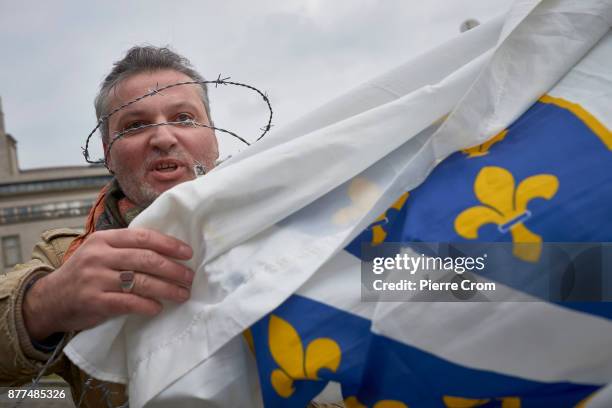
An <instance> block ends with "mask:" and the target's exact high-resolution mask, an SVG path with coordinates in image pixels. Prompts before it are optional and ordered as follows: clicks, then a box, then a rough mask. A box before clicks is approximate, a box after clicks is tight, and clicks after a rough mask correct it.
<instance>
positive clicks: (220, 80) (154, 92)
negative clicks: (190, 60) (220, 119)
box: [82, 75, 274, 168]
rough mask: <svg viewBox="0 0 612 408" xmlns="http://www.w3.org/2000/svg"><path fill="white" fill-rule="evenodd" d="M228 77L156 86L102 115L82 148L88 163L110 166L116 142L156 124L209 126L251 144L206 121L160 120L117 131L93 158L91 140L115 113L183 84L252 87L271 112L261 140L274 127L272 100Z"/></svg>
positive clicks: (262, 93) (260, 136) (257, 90)
mask: <svg viewBox="0 0 612 408" xmlns="http://www.w3.org/2000/svg"><path fill="white" fill-rule="evenodd" d="M228 79H230V78H229V77H227V78H221V75H219V76H218V77H217V79H215V80H213V81H182V82H176V83H174V84H170V85H165V86H163V87H161V88H156V89H153V90H151V91H150V92H148V93H146V94H144V95H142V96H139V97H138V98H136V99H133V100H131V101H129V102H126V103H124V104H122V105H121V106H118V107H117V108H115V109H113V110H112V111H110V112H109V113H108V114H106V115H104V116H102V117H101V118H100V119H99V120H98V123H97V124H96V127H95V128H93V130H92V131H91V132H90V133H89V135H87V139H86V140H85V146H84V147H83V148H82V149H83V156H84V157H85V161H87V163H91V164H104V166H106V168H108V163H107V158H108V157H109V156H110V152H111V149H112V147H113V145H114V144H115V142H116V141H117V140H119V139H121V138H122V137H124V136H125V135H128V134H130V133H134V132H137V131H140V130H143V129H147V128H152V127H156V126H165V125H180V126H193V127H205V128H209V129H213V130H218V131H219V132H223V133H227V134H229V135H230V136H233V137H235V138H236V139H238V140H240V141H241V142H242V143H244V144H246V145H247V146H250V145H251V143H249V142H248V141H247V140H246V139H244V138H242V137H240V136H238V135H237V134H236V133H234V132H232V131H229V130H227V129H223V128H218V127H216V126H211V125H206V124H204V123H200V122H197V121H195V120H187V121H180V122H160V123H151V124H146V125H142V126H138V127H134V128H130V129H126V130H123V131H121V132H117V133H116V134H115V137H114V138H113V139H112V140H111V142H110V143H109V144H108V147H107V148H106V151H105V152H104V153H105V154H104V158H101V159H98V160H92V159H91V156H90V154H89V143H90V141H91V137H92V136H93V135H94V134H95V133H96V130H98V129H99V128H100V126H102V124H103V123H104V122H106V121H108V119H109V118H110V117H111V116H112V115H114V114H115V113H117V112H119V111H120V110H122V109H125V108H127V107H128V106H131V105H133V104H135V103H137V102H139V101H141V100H143V99H144V98H147V97H149V96H153V95H157V94H161V92H162V91H164V90H166V89H170V88H174V87H176V86H181V85H196V84H198V85H202V84H215V88H216V87H218V86H219V85H235V86H240V87H243V88H247V89H250V90H252V91H255V92H257V93H258V94H259V95H260V96H261V97H262V98H263V100H264V102H265V103H266V105H267V107H268V111H269V112H270V114H269V116H268V122H267V123H266V125H265V126H263V127H262V128H261V130H262V133H261V135H259V137H258V138H257V139H255V142H257V141H259V140H260V139H261V138H263V137H264V136H265V135H266V133H268V132H269V131H270V128H271V127H272V115H273V114H274V111H273V110H272V105H271V104H270V100H269V99H268V95H266V94H265V93H264V92H262V91H260V90H259V89H257V88H255V87H254V86H251V85H247V84H243V83H241V82H233V81H228Z"/></svg>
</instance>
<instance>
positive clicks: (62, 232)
mask: <svg viewBox="0 0 612 408" xmlns="http://www.w3.org/2000/svg"><path fill="white" fill-rule="evenodd" d="M79 235H81V232H80V231H77V230H74V229H71V228H56V229H52V230H48V231H45V232H43V233H42V234H41V238H42V241H41V242H39V243H38V244H36V246H35V247H34V250H33V251H32V258H34V259H39V260H40V261H42V262H43V263H45V264H48V265H52V266H53V267H54V268H59V267H60V266H61V264H62V261H63V259H64V254H65V253H66V251H67V250H68V248H69V247H70V244H71V243H72V241H74V240H75V239H76V238H77V237H78V236H79Z"/></svg>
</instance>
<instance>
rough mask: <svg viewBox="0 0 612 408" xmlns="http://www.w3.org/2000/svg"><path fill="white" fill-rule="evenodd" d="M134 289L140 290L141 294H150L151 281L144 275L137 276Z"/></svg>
mask: <svg viewBox="0 0 612 408" xmlns="http://www.w3.org/2000/svg"><path fill="white" fill-rule="evenodd" d="M134 287H135V288H138V292H139V293H148V292H150V291H151V281H150V280H149V279H147V278H146V276H144V275H140V274H138V275H136V276H135V277H134Z"/></svg>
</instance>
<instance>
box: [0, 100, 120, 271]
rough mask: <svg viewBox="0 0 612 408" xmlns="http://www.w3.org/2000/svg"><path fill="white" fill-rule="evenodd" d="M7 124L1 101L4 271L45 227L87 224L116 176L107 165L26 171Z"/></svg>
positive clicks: (0, 264) (0, 259)
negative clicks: (102, 192)
mask: <svg viewBox="0 0 612 408" xmlns="http://www.w3.org/2000/svg"><path fill="white" fill-rule="evenodd" d="M4 123H5V122H4V113H3V111H2V101H1V100H0V273H2V272H7V271H8V270H10V269H11V268H12V267H13V266H14V265H16V264H18V263H22V262H27V261H28V260H29V259H30V254H31V252H32V248H33V247H34V245H35V244H36V242H38V241H39V240H40V234H41V233H42V232H43V231H45V230H48V229H52V228H62V227H70V228H83V225H84V222H85V219H86V217H87V214H88V213H89V210H90V208H91V206H92V204H93V202H94V200H95V198H96V196H97V194H98V191H99V190H100V188H101V187H102V186H104V185H105V184H106V183H107V182H108V181H109V180H110V179H111V176H110V175H109V173H108V171H107V170H106V168H104V167H103V166H67V167H50V168H38V169H32V170H21V169H20V168H19V162H18V160H17V141H16V139H15V138H14V137H13V136H11V135H10V134H8V133H6V130H5V127H4Z"/></svg>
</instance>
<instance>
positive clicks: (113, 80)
mask: <svg viewBox="0 0 612 408" xmlns="http://www.w3.org/2000/svg"><path fill="white" fill-rule="evenodd" d="M202 80H203V79H202V77H201V76H200V75H199V74H198V73H197V72H196V71H195V70H193V68H191V65H190V64H189V61H188V60H186V59H185V58H183V57H181V56H180V55H178V54H176V53H174V52H172V51H171V50H169V49H167V48H156V47H134V48H132V49H130V50H129V51H128V52H127V55H126V56H125V57H124V58H123V59H122V60H120V61H118V62H117V63H116V64H115V65H114V67H113V70H112V71H111V73H110V74H109V75H108V76H107V77H106V79H105V80H104V81H103V83H102V86H101V89H100V92H99V94H98V96H97V97H96V100H95V106H96V114H97V117H98V119H100V118H104V117H105V115H107V114H108V113H109V112H112V111H113V110H114V109H116V108H117V107H120V106H122V105H123V104H125V103H126V102H129V101H131V100H134V99H135V98H137V97H139V96H142V95H143V94H146V93H148V92H151V90H155V89H158V88H161V87H163V86H165V85H169V84H173V83H178V82H184V81H202ZM183 122H184V123H185V124H188V125H192V124H194V123H197V124H203V125H210V123H211V121H210V109H209V106H208V95H207V88H206V85H205V84H201V85H200V84H195V85H181V86H176V87H172V88H169V89H166V90H164V91H163V92H160V93H159V94H156V95H153V96H151V97H148V98H144V99H142V100H141V101H139V102H137V103H134V104H132V105H130V106H128V107H125V108H123V109H120V110H119V111H117V112H116V113H114V114H113V115H111V116H110V118H109V119H108V120H107V121H105V122H104V123H103V124H102V126H101V133H102V141H103V145H104V150H105V152H106V153H105V154H106V155H105V158H106V162H107V165H108V168H109V170H110V171H111V172H112V173H113V174H114V176H115V178H114V180H113V181H112V182H111V184H110V185H108V186H106V187H105V188H104V189H103V191H102V192H101V193H100V196H99V197H98V200H97V202H96V204H95V205H94V207H93V208H92V210H91V213H90V214H89V217H88V220H87V225H86V232H85V234H83V235H81V236H78V237H77V234H76V233H74V232H72V231H70V230H66V229H62V230H55V231H49V232H47V233H45V234H43V241H42V242H41V243H39V244H37V246H36V247H35V248H34V252H33V259H32V260H31V261H30V262H28V263H27V264H24V265H20V266H18V267H16V268H15V270H14V271H12V272H9V273H8V274H7V275H6V276H4V277H2V278H1V280H0V316H2V318H1V319H0V331H1V332H2V338H1V340H0V385H4V386H10V385H18V384H23V383H27V382H29V381H31V380H32V379H33V378H34V377H36V375H37V374H38V373H39V371H40V370H41V368H42V367H43V365H44V363H45V362H46V361H47V360H48V359H49V358H50V357H52V356H53V351H54V350H56V348H58V347H59V348H60V349H59V350H61V348H62V347H63V346H64V345H65V344H66V343H67V342H68V341H69V340H70V338H71V337H72V336H73V335H74V333H76V332H78V331H80V330H84V329H88V328H91V327H93V326H96V325H98V324H100V323H102V322H103V321H105V320H107V319H109V318H112V317H115V316H119V315H124V314H133V313H134V314H141V315H147V316H153V315H156V314H158V313H160V312H161V310H162V303H161V301H162V300H164V301H172V302H177V303H181V302H184V301H186V300H187V299H188V298H189V295H190V286H191V283H192V280H193V277H194V272H193V271H192V270H190V269H188V268H187V267H185V266H183V265H182V264H181V263H180V261H181V260H187V259H190V258H191V256H192V250H191V248H190V247H189V246H188V245H187V244H185V243H184V242H180V241H178V240H177V239H175V238H173V237H170V236H166V235H163V234H160V233H158V232H155V231H152V230H144V229H140V230H137V229H125V227H127V225H128V224H129V223H130V221H131V220H132V219H133V218H134V217H135V215H137V214H138V213H139V212H140V211H141V210H142V209H144V208H145V207H147V206H148V205H149V204H151V203H152V202H153V201H154V200H155V199H156V198H157V197H158V196H159V195H160V194H161V193H163V192H164V191H166V190H168V189H170V188H172V187H173V186H175V185H177V184H179V183H182V182H184V181H188V180H191V179H193V178H195V170H194V168H195V167H194V166H204V168H205V169H212V168H213V166H214V164H215V161H216V160H217V158H218V146H217V140H216V137H215V134H214V131H213V130H212V129H210V128H207V127H203V126H186V125H183V124H182V123H183ZM164 123H165V124H164ZM151 124H163V125H160V126H149V127H147V125H151ZM122 132H124V134H123V136H122V137H121V138H119V139H117V140H116V141H115V143H113V140H114V138H115V137H116V135H118V134H119V135H121V134H122ZM109 147H110V149H109ZM55 354H56V355H57V356H55V357H54V359H53V361H51V362H50V366H49V369H48V370H47V373H51V372H55V373H57V374H59V375H61V376H62V377H63V378H65V379H66V380H67V381H68V382H69V383H70V385H71V387H72V392H73V399H74V400H75V402H79V401H80V400H81V399H82V400H83V401H82V405H81V406H90V407H94V406H105V407H106V406H107V404H106V401H105V399H106V398H107V396H105V395H104V391H105V388H106V389H110V390H111V391H112V393H111V395H109V396H108V398H110V402H111V404H113V405H119V404H121V403H123V402H125V400H126V397H125V395H124V392H123V391H124V390H123V387H122V386H118V385H109V386H106V385H104V386H100V383H97V385H96V383H95V382H94V383H92V382H89V383H88V387H87V388H88V389H89V391H88V390H86V389H85V388H84V387H83V386H84V384H85V382H86V380H87V378H88V377H87V375H86V374H85V373H83V372H81V371H80V370H79V369H78V368H77V367H75V366H74V365H72V364H71V362H70V361H69V360H68V359H67V358H66V357H64V356H63V355H62V354H61V353H55Z"/></svg>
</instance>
